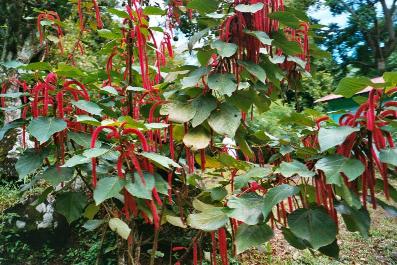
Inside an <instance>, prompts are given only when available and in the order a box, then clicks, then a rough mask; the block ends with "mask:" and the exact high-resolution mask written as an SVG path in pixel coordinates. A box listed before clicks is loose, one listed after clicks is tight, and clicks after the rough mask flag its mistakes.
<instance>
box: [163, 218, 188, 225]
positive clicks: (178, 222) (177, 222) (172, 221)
mask: <svg viewBox="0 0 397 265" xmlns="http://www.w3.org/2000/svg"><path fill="white" fill-rule="evenodd" d="M165 219H166V220H167V222H168V223H170V224H172V225H173V226H177V227H180V228H187V225H185V224H184V223H183V221H182V219H181V218H180V217H179V216H173V215H166V216H165Z"/></svg>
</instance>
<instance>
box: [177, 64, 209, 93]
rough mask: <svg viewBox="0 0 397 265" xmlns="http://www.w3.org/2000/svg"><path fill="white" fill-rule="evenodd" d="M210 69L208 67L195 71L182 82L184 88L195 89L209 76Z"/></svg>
mask: <svg viewBox="0 0 397 265" xmlns="http://www.w3.org/2000/svg"><path fill="white" fill-rule="evenodd" d="M209 71H210V69H209V68H208V67H200V68H197V69H195V70H193V71H192V72H191V73H190V74H189V75H188V76H186V77H184V78H183V79H182V80H181V85H182V88H188V87H195V86H196V85H197V83H198V82H199V81H200V79H201V78H202V77H203V76H205V75H206V74H208V73H209Z"/></svg>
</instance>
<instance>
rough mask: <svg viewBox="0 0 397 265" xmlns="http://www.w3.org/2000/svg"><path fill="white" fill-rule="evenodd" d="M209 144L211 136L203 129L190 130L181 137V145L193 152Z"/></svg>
mask: <svg viewBox="0 0 397 265" xmlns="http://www.w3.org/2000/svg"><path fill="white" fill-rule="evenodd" d="M210 142H211V136H210V135H209V134H208V133H207V132H206V131H205V130H204V129H203V128H196V129H192V130H190V131H189V132H188V133H187V134H185V136H184V137H183V143H184V144H185V145H186V146H187V147H189V148H191V149H192V150H193V151H197V150H200V149H204V148H206V147H207V146H208V145H209V144H210Z"/></svg>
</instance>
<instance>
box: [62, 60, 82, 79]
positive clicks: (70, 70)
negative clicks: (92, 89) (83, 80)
mask: <svg viewBox="0 0 397 265" xmlns="http://www.w3.org/2000/svg"><path fill="white" fill-rule="evenodd" d="M55 72H56V73H57V74H58V75H59V76H65V77H68V78H79V77H82V76H84V72H83V71H81V70H80V69H79V68H76V67H74V66H71V65H69V64H66V63H58V68H57V69H56V70H55Z"/></svg>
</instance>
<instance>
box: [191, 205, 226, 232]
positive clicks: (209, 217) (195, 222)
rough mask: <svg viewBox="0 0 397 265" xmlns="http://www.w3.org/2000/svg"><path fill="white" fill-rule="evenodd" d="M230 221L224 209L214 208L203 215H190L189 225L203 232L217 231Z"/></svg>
mask: <svg viewBox="0 0 397 265" xmlns="http://www.w3.org/2000/svg"><path fill="white" fill-rule="evenodd" d="M228 221H229V217H228V216H227V214H226V213H225V212H224V209H223V208H219V207H214V208H210V209H207V210H205V211H203V212H201V213H197V214H190V215H189V216H188V218H187V222H188V224H189V225H190V226H191V227H193V228H195V229H200V230H203V231H208V232H209V231H215V230H218V229H219V228H221V227H223V226H224V225H225V224H226V223H227V222H228Z"/></svg>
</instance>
